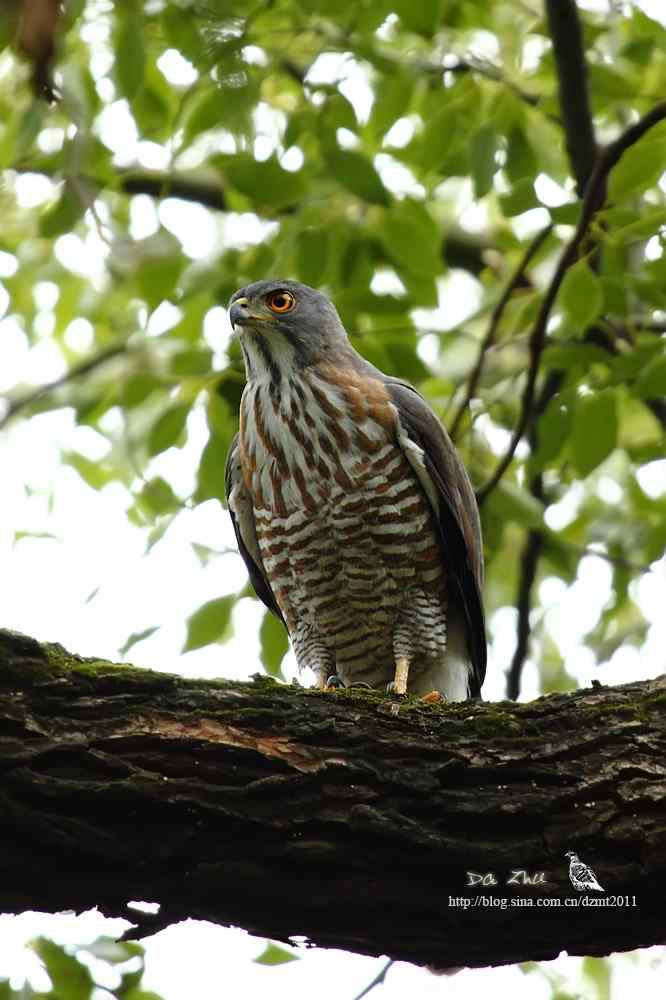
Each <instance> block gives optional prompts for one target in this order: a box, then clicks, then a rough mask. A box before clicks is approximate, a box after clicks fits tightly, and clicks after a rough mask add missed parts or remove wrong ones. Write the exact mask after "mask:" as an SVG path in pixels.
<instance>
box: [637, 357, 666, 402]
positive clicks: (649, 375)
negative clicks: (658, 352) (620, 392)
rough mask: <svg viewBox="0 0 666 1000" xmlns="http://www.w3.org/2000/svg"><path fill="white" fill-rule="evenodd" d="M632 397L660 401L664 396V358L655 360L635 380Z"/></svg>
mask: <svg viewBox="0 0 666 1000" xmlns="http://www.w3.org/2000/svg"><path fill="white" fill-rule="evenodd" d="M633 392H634V395H636V396H638V398H639V399H661V398H662V397H663V396H666V358H664V357H658V358H655V359H654V360H653V361H652V362H650V364H649V365H648V366H647V368H645V369H644V370H643V371H642V372H641V374H640V375H639V376H638V378H637V379H636V381H635V383H634V386H633Z"/></svg>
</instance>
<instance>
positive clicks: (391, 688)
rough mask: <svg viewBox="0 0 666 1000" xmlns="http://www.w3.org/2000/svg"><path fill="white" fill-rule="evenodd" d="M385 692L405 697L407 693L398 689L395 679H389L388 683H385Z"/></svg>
mask: <svg viewBox="0 0 666 1000" xmlns="http://www.w3.org/2000/svg"><path fill="white" fill-rule="evenodd" d="M386 693H387V694H394V695H397V696H398V698H405V697H406V695H407V692H406V691H400V690H398V687H397V685H396V683H395V681H389V682H388V684H387V685H386Z"/></svg>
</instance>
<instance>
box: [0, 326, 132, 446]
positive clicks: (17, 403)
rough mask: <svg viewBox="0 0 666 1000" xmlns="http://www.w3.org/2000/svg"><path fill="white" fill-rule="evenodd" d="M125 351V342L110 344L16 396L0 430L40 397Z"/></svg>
mask: <svg viewBox="0 0 666 1000" xmlns="http://www.w3.org/2000/svg"><path fill="white" fill-rule="evenodd" d="M126 349H127V342H126V341H122V342H121V343H119V344H112V345H111V346H110V347H107V348H106V349H105V350H103V351H100V352H99V354H95V355H93V357H91V358H88V359H87V360H86V361H82V362H81V363H80V364H78V365H74V367H73V368H70V369H69V371H66V372H65V374H64V375H60V376H59V377H58V378H56V379H54V380H53V381H52V382H47V383H46V384H45V385H40V386H37V387H36V388H35V389H31V390H30V392H26V393H25V395H23V396H18V397H17V398H16V399H14V400H10V401H8V405H7V409H6V411H5V413H4V414H3V416H2V418H1V419H0V430H2V429H3V428H4V427H5V426H6V425H7V424H8V423H9V421H10V420H11V419H12V418H13V417H15V416H16V415H17V413H19V412H20V411H21V410H24V409H26V407H29V406H32V404H33V403H37V402H38V401H39V400H40V399H41V398H42V396H46V395H48V393H50V392H53V391H54V389H60V388H61V387H62V386H63V385H67V383H69V382H73V381H74V380H75V379H78V378H82V377H83V376H84V375H89V374H90V372H92V371H94V370H95V369H96V368H99V367H100V365H103V364H106V362H107V361H110V360H111V359H112V358H116V357H118V355H120V354H124V352H125V351H126Z"/></svg>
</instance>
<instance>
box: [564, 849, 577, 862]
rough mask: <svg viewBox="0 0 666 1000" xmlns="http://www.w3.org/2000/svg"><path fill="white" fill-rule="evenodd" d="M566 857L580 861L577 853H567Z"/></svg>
mask: <svg viewBox="0 0 666 1000" xmlns="http://www.w3.org/2000/svg"><path fill="white" fill-rule="evenodd" d="M564 857H565V858H571V860H572V861H578V855H577V854H576V852H575V851H567V852H566V854H565V855H564Z"/></svg>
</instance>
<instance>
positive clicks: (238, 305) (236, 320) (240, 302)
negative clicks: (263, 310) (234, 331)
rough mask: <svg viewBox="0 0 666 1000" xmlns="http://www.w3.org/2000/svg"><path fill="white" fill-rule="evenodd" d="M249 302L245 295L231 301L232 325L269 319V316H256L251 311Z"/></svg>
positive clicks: (261, 321) (262, 321) (230, 319)
mask: <svg viewBox="0 0 666 1000" xmlns="http://www.w3.org/2000/svg"><path fill="white" fill-rule="evenodd" d="M248 306H249V303H248V300H247V299H246V298H245V297H242V298H240V299H235V300H234V301H233V302H232V303H231V307H230V309H229V321H230V322H231V325H232V326H233V327H234V328H235V327H237V326H245V325H246V324H248V323H265V322H267V320H268V318H269V317H268V316H255V315H253V313H251V312H250V311H249V308H248Z"/></svg>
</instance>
